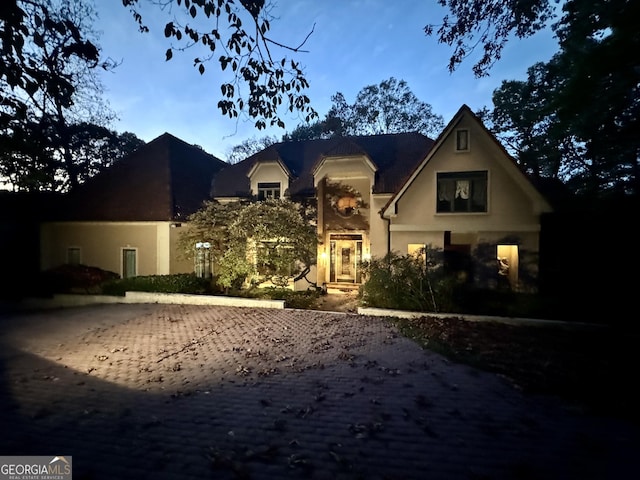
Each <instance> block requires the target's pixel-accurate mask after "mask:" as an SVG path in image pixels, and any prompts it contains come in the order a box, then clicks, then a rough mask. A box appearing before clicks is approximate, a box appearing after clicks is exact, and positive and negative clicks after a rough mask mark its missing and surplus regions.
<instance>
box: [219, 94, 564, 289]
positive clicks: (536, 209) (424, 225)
mask: <svg viewBox="0 0 640 480" xmlns="http://www.w3.org/2000/svg"><path fill="white" fill-rule="evenodd" d="M212 194H213V197H214V198H215V199H216V200H218V201H220V202H229V201H237V200H240V199H245V198H257V199H262V198H267V197H276V198H277V197H290V198H291V199H299V198H305V197H306V198H315V199H316V200H317V211H318V218H317V224H318V227H317V228H318V239H319V246H318V257H317V265H316V270H315V272H312V274H311V275H310V276H309V277H311V278H314V277H315V278H316V279H317V283H316V284H317V285H326V286H328V287H329V288H331V287H339V288H345V287H348V286H353V287H355V286H358V285H359V284H360V283H361V282H362V275H361V269H360V263H361V261H362V260H366V259H368V258H371V257H372V256H377V257H382V256H384V255H385V254H387V253H388V252H392V251H393V252H397V253H400V254H419V255H424V254H425V252H426V254H427V256H432V255H433V256H438V258H439V261H444V262H445V265H446V266H447V268H449V269H450V270H452V271H454V272H455V273H457V274H459V275H460V276H461V278H464V279H466V281H469V282H472V283H474V284H476V285H479V286H487V287H495V286H497V285H498V283H499V282H501V281H502V282H503V283H506V284H508V285H509V286H510V288H512V289H520V290H522V289H535V288H536V279H537V274H538V254H539V245H540V230H541V216H542V215H543V214H545V213H548V212H550V211H551V206H550V204H549V203H548V201H547V200H546V199H545V198H544V197H543V195H542V194H541V193H540V192H539V191H538V190H537V189H536V188H535V187H534V185H533V183H532V182H531V181H530V180H529V179H528V178H527V177H526V176H525V175H524V174H523V173H522V171H521V170H520V169H519V168H518V166H517V165H516V163H515V161H514V160H513V159H512V158H511V157H510V156H509V155H508V153H507V152H506V151H505V150H504V148H503V147H502V146H501V145H500V144H499V143H498V141H497V140H496V139H495V137H494V136H493V135H492V134H491V133H490V132H489V131H488V130H487V129H486V128H485V127H484V125H483V124H482V122H481V121H480V119H479V118H477V117H476V116H475V115H474V114H473V112H472V111H471V110H470V109H469V107H467V106H466V105H463V106H462V107H461V108H460V110H459V111H458V112H457V113H456V115H455V116H454V117H453V119H452V120H451V121H450V122H449V124H448V125H447V127H446V128H445V129H444V131H443V132H442V133H441V135H440V136H439V137H438V138H437V139H436V140H435V141H434V140H431V139H429V138H427V137H425V136H423V135H421V134H418V133H402V134H388V135H376V136H361V137H344V138H331V139H324V140H310V141H299V142H284V143H278V144H275V145H272V146H270V147H268V148H266V149H265V150H262V151H260V152H258V153H256V154H254V155H252V156H251V157H249V158H247V159H245V160H244V161H242V162H239V163H237V164H235V165H232V166H229V167H228V168H226V169H225V170H223V171H222V172H220V173H219V174H218V175H217V176H216V178H215V180H214V184H213V189H212ZM307 286H308V285H303V284H302V283H300V284H298V285H296V289H304V288H306V287H307Z"/></svg>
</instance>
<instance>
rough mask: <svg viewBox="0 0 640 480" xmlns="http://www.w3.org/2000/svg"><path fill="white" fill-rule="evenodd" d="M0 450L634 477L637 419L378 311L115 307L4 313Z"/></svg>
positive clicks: (298, 474)
mask: <svg viewBox="0 0 640 480" xmlns="http://www.w3.org/2000/svg"><path fill="white" fill-rule="evenodd" d="M0 328H1V334H0V347H1V353H0V366H1V370H0V407H1V413H0V427H1V429H0V455H25V454H28V455H31V454H32V455H71V456H72V458H73V468H74V479H83V478H87V479H89V478H90V479H129V478H136V479H145V478H148V479H183V478H184V479H188V478H214V479H218V478H220V479H227V478H228V479H236V478H250V479H288V478H301V479H306V478H311V479H360V478H362V479H502V478H514V479H544V480H548V479H589V478H592V479H616V480H619V479H627V478H629V479H631V478H633V479H637V478H640V476H639V473H640V469H639V467H638V465H639V463H640V462H639V460H638V459H639V457H638V454H639V453H640V449H639V445H640V444H639V439H640V433H639V431H638V428H637V426H633V425H629V424H625V423H622V422H619V421H616V420H614V419H608V418H595V417H590V416H583V415H581V414H580V412H576V411H572V410H571V409H568V408H566V406H564V405H563V404H562V403H560V402H556V401H555V400H553V399H549V398H539V397H532V396H525V395H522V394H521V393H520V392H518V391H517V390H516V389H514V388H513V387H512V386H510V385H509V384H508V383H507V382H506V381H504V380H503V379H502V378H500V377H498V376H495V375H492V374H489V373H485V372H481V371H478V370H475V369H472V368H469V367H467V366H463V365H457V364H453V363H450V362H448V361H447V360H446V359H444V358H443V357H441V356H439V355H437V354H434V353H432V352H429V351H424V350H422V349H421V348H420V347H419V346H418V345H416V344H415V343H413V342H412V341H410V340H407V339H405V338H403V337H401V336H400V335H398V333H397V331H396V330H395V329H394V327H392V326H391V325H390V324H389V323H388V322H387V321H385V320H384V319H382V318H379V317H366V316H360V315H346V314H339V313H329V312H316V311H299V310H271V309H253V308H236V307H215V306H210V307H209V306H185V305H105V306H92V307H80V308H73V309H65V310H56V311H47V312H39V313H29V314H27V313H23V314H13V315H10V316H7V315H5V316H4V317H2V319H1V320H0Z"/></svg>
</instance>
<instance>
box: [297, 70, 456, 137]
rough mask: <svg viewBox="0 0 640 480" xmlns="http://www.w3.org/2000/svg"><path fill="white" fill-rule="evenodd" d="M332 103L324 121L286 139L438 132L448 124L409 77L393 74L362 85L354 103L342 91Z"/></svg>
mask: <svg viewBox="0 0 640 480" xmlns="http://www.w3.org/2000/svg"><path fill="white" fill-rule="evenodd" d="M331 101H332V106H331V108H330V110H329V112H328V113H327V115H326V116H325V118H324V119H323V120H321V121H318V122H314V123H308V124H302V125H299V126H298V127H297V128H296V129H294V130H293V131H292V132H291V133H289V134H287V135H285V137H284V139H285V140H303V139H312V138H330V137H340V136H349V135H380V134H386V133H405V132H420V133H422V134H424V135H426V136H429V137H435V136H437V135H438V134H439V133H440V132H441V131H442V129H443V128H444V120H443V118H442V116H441V115H437V114H435V113H433V110H432V108H431V105H429V104H428V103H426V102H423V101H421V100H419V99H418V97H416V96H415V94H414V93H413V92H412V91H411V89H410V88H409V86H408V84H407V82H406V81H405V80H397V79H396V78H394V77H391V78H389V79H387V80H383V81H382V82H380V84H378V85H368V86H366V87H364V88H363V89H361V90H360V91H359V92H358V94H357V96H356V99H355V102H354V103H353V104H349V103H348V102H347V101H346V99H345V97H344V95H343V94H342V93H340V92H338V93H336V94H335V95H333V96H332V97H331Z"/></svg>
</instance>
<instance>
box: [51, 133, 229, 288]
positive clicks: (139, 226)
mask: <svg viewBox="0 0 640 480" xmlns="http://www.w3.org/2000/svg"><path fill="white" fill-rule="evenodd" d="M226 165H227V164H226V163H225V162H223V161H222V160H220V159H218V158H216V157H214V156H212V155H210V154H208V153H206V152H205V151H203V150H202V149H201V148H199V147H197V146H194V145H190V144H188V143H186V142H184V141H182V140H180V139H178V138H176V137H174V136H172V135H170V134H169V133H164V134H163V135H160V136H159V137H157V138H156V139H154V140H152V141H151V142H149V143H147V144H146V145H144V146H142V147H140V148H139V149H138V150H136V151H135V152H133V153H132V154H131V155H129V156H128V157H126V158H124V159H122V160H120V161H118V162H117V163H116V164H114V165H113V166H112V167H110V168H108V169H107V170H105V171H103V172H101V173H100V174H98V175H96V176H95V177H93V178H91V179H89V180H88V181H87V182H85V183H84V184H83V185H81V186H80V188H79V189H78V191H77V192H75V193H73V194H71V195H69V196H68V198H66V199H65V202H64V203H63V206H62V207H61V208H60V209H59V212H58V215H57V216H56V217H55V218H54V219H52V220H50V221H47V222H43V223H42V224H41V227H40V267H41V269H42V270H47V269H49V268H53V267H57V266H59V265H62V264H68V263H70V264H74V263H75V264H84V265H90V266H95V267H99V268H102V269H104V270H109V271H112V272H116V273H118V274H120V275H121V276H122V277H129V276H135V275H162V274H169V273H185V272H192V271H193V262H191V261H188V260H186V259H183V258H181V256H180V255H179V254H178V252H177V248H176V242H177V240H178V234H179V231H180V230H181V227H182V224H183V222H184V221H185V220H186V218H187V217H188V216H189V215H190V214H191V213H193V212H195V211H197V210H198V209H199V208H200V207H201V206H202V202H203V200H205V199H208V198H209V195H210V191H211V183H212V180H213V177H214V176H215V175H216V174H217V173H218V172H219V171H220V170H221V169H222V168H224V167H225V166H226Z"/></svg>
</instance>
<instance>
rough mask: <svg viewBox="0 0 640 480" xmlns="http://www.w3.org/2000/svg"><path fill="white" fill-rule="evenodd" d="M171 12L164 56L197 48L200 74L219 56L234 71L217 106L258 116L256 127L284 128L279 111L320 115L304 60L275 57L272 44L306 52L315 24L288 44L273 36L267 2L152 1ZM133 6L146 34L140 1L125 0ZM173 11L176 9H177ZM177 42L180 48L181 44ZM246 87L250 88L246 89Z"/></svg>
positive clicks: (227, 112) (226, 111) (229, 113)
mask: <svg viewBox="0 0 640 480" xmlns="http://www.w3.org/2000/svg"><path fill="white" fill-rule="evenodd" d="M148 2H149V3H151V4H153V5H155V6H157V7H159V8H160V9H161V10H163V11H167V12H169V13H170V14H171V13H173V17H172V20H171V21H168V22H167V23H166V24H165V26H164V35H165V37H167V38H168V39H171V40H172V41H173V42H175V43H176V45H174V44H173V43H172V44H171V46H170V47H169V48H168V49H167V50H166V52H165V56H166V60H167V61H168V60H171V58H173V52H174V51H186V50H187V49H191V48H194V47H196V46H199V48H201V49H203V50H204V53H203V54H202V55H199V56H197V57H195V59H194V61H193V63H194V67H196V68H197V70H198V72H199V73H200V74H204V72H205V71H206V66H205V64H206V63H207V62H209V61H211V60H213V59H215V58H216V57H217V61H218V63H219V67H220V69H221V70H222V71H223V72H224V71H227V72H229V73H230V74H231V79H230V80H229V81H226V82H223V83H222V84H221V85H220V93H221V97H222V98H221V99H220V101H219V102H218V108H219V109H220V111H221V112H222V114H223V115H225V116H228V117H229V118H231V119H233V118H239V117H240V115H246V116H248V117H249V118H251V119H254V120H255V126H256V128H258V129H264V128H266V127H267V125H269V126H278V127H281V128H284V127H285V123H284V121H283V120H282V115H281V114H280V110H281V108H282V107H283V106H284V108H285V109H286V111H288V112H290V113H294V112H295V113H297V114H299V115H300V116H301V117H302V118H304V120H305V121H307V122H308V121H310V120H312V119H314V118H316V117H317V116H318V114H317V113H316V111H315V110H314V109H313V108H312V107H311V105H310V99H309V97H308V96H307V95H306V94H305V90H306V89H308V88H309V82H308V81H307V79H306V76H305V73H304V70H303V67H302V66H301V64H300V63H299V62H298V61H296V60H294V59H292V58H288V57H287V55H286V53H285V54H283V56H282V57H281V58H280V59H277V58H274V56H273V55H272V48H276V49H278V50H284V51H285V52H291V53H302V52H305V50H303V47H304V44H305V43H306V41H307V39H308V38H309V36H310V35H311V34H312V33H313V28H312V29H311V31H310V32H309V34H308V35H307V36H306V37H305V38H304V39H303V40H302V41H301V43H300V44H299V45H298V46H288V45H285V44H283V43H281V42H278V41H276V40H274V39H272V38H271V37H270V36H269V31H270V28H271V21H272V20H273V19H274V16H273V15H272V14H271V11H272V10H273V5H271V4H270V3H265V1H264V0H239V2H238V3H237V2H236V1H234V0H148ZM122 3H123V5H124V6H125V7H129V9H130V11H131V13H132V15H133V18H134V20H135V21H136V22H137V24H138V26H139V29H140V30H141V31H142V32H148V31H149V27H148V26H146V25H145V23H144V20H143V18H142V14H141V13H140V3H141V0H122ZM174 10H175V11H174ZM178 45H179V46H178ZM244 87H248V92H246V93H245V92H243V88H244Z"/></svg>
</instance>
